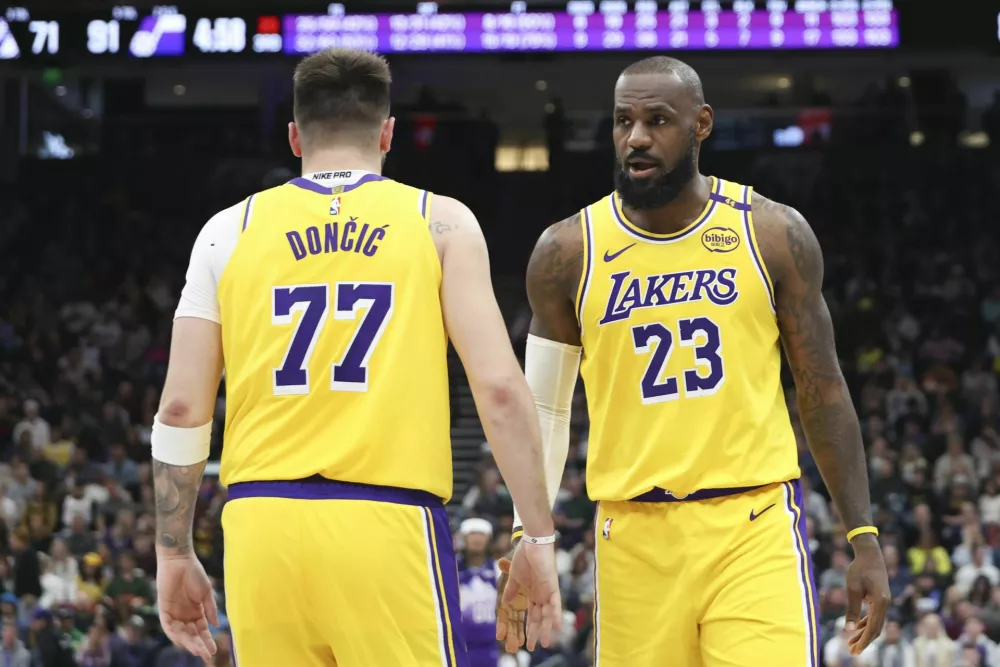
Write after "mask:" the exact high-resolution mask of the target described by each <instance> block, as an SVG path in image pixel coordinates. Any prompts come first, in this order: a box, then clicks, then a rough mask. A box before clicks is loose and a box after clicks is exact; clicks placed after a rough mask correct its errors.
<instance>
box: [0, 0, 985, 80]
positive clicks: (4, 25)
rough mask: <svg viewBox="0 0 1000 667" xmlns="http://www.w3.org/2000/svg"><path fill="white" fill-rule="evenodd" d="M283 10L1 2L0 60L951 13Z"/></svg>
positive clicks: (884, 41)
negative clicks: (81, 7) (37, 6)
mask: <svg viewBox="0 0 1000 667" xmlns="http://www.w3.org/2000/svg"><path fill="white" fill-rule="evenodd" d="M897 4H902V5H903V6H904V7H905V11H904V10H903V9H901V8H900V7H897V6H896V5H897ZM987 4H988V3H987ZM291 5H292V3H291V2H285V1H284V0H282V1H281V2H279V1H278V0H271V4H270V5H269V4H268V0H260V1H259V2H254V3H252V4H241V5H239V7H243V8H244V9H241V10H239V11H238V12H229V13H225V12H210V11H209V10H207V9H206V8H205V7H206V6H208V7H211V4H210V3H208V2H203V1H199V2H194V0H190V2H189V4H185V5H159V6H153V7H151V8H148V9H140V8H137V7H135V6H131V5H118V6H115V7H112V8H111V9H110V11H104V12H90V13H86V12H79V11H72V10H65V11H63V10H58V9H53V10H48V11H43V10H34V9H29V6H28V5H27V3H25V5H23V6H22V5H8V6H6V7H5V8H4V9H3V10H2V12H0V60H20V61H22V62H25V63H27V64H30V63H38V64H47V63H49V62H60V63H67V62H69V63H74V62H78V61H81V60H86V59H96V60H111V59H114V58H121V59H130V60H149V59H157V60H158V59H170V58H175V59H178V58H195V57H198V58H201V57H204V58H213V57H218V58H223V59H225V58H229V59H233V58H235V57H237V56H241V57H244V58H246V59H255V58H259V57H262V56H264V55H266V54H274V55H276V56H280V55H284V56H301V55H304V54H308V53H312V52H315V51H317V50H319V49H322V48H325V47H328V46H348V47H354V48H364V49H369V50H374V51H378V52H380V53H386V54H392V53H488V52H494V53H513V52H561V53H573V52H612V51H631V52H637V51H638V52H643V51H645V52H663V51H671V52H673V51H684V50H702V51H709V50H718V51H740V50H778V49H794V50H821V49H833V50H851V49H872V48H875V49H892V48H896V47H898V46H900V43H901V36H900V33H901V28H900V25H901V21H902V25H903V26H904V29H903V31H902V32H904V33H906V26H907V25H908V24H907V23H906V17H905V16H904V17H901V16H900V12H904V13H911V14H912V12H911V10H913V11H917V10H918V7H919V11H917V14H919V16H917V17H916V18H913V19H911V21H913V22H912V23H911V24H910V25H913V27H914V30H913V32H914V33H917V32H919V31H918V30H917V29H916V28H917V23H916V22H917V21H919V22H921V24H922V25H924V26H927V25H930V26H940V25H943V24H947V20H945V19H944V18H943V17H944V16H945V12H947V13H948V15H949V16H951V15H953V14H954V13H955V12H952V11H951V10H950V9H948V5H946V4H942V3H939V2H937V1H936V0H927V2H921V3H894V1H893V0H570V1H569V2H564V3H563V4H560V5H557V6H556V5H551V4H547V5H542V4H541V3H536V2H524V1H523V0H515V1H514V2H508V3H506V4H503V5H500V4H489V5H487V7H488V9H486V10H484V8H483V5H478V6H476V7H473V8H472V9H476V11H459V10H456V9H453V8H452V7H453V5H450V4H449V5H442V6H440V7H439V6H438V5H437V4H436V3H434V2H420V3H417V4H415V5H409V6H408V7H404V8H402V9H401V10H399V11H384V10H380V9H379V10H376V8H377V7H379V6H380V5H378V4H376V3H374V2H371V1H369V2H362V1H360V0H359V1H358V2H356V3H355V4H353V5H350V6H345V5H344V4H340V3H332V4H323V3H320V2H316V3H315V4H312V5H310V4H306V5H304V6H303V5H296V6H294V7H292V6H291ZM248 7H252V8H253V9H254V10H256V9H257V8H260V7H263V8H265V9H266V8H268V7H270V9H271V11H253V10H251V9H247V8H248ZM293 9H294V11H293ZM931 9H935V11H938V12H940V13H941V18H940V20H937V17H936V16H932V17H931V19H932V20H931V21H929V22H928V14H927V12H928V11H930V10H931ZM993 13H996V12H995V10H994V11H993ZM966 14H967V13H966ZM966 14H963V16H966ZM997 21H998V17H996V16H992V14H991V15H989V16H986V15H984V16H982V17H973V16H967V17H966V18H965V19H963V21H962V23H963V25H962V26H961V31H960V34H961V39H962V40H963V43H964V44H976V40H978V39H980V36H979V35H978V31H980V29H981V27H982V26H983V25H985V26H990V25H991V24H992V25H993V26H994V29H991V30H992V32H991V35H990V36H991V37H992V39H993V40H996V39H997V35H996V34H993V33H996V32H997V30H996V29H995V26H997V25H998V23H997ZM923 32H927V30H924V31H923ZM987 32H989V31H987ZM907 39H908V38H907V37H906V36H905V35H904V37H903V40H902V43H903V45H904V46H905V45H907V43H908V42H907Z"/></svg>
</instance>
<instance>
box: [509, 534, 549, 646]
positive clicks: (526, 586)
mask: <svg viewBox="0 0 1000 667" xmlns="http://www.w3.org/2000/svg"><path fill="white" fill-rule="evenodd" d="M507 575H508V577H507V586H506V587H505V589H504V592H503V597H501V599H500V604H501V605H513V604H514V601H515V600H516V599H517V597H518V595H519V594H521V593H523V594H524V595H525V596H526V597H527V601H528V624H527V626H528V627H527V630H526V638H527V644H526V646H527V648H528V650H529V651H534V650H535V646H537V645H538V642H539V640H541V643H542V646H544V647H546V648H548V646H549V644H551V643H552V632H553V631H556V632H558V631H559V629H560V628H561V627H562V600H561V599H560V597H559V579H558V576H557V573H556V549H555V545H554V544H526V543H525V542H524V541H521V542H519V543H518V545H517V547H516V548H515V549H514V557H513V558H512V559H511V563H510V568H509V570H508V572H507Z"/></svg>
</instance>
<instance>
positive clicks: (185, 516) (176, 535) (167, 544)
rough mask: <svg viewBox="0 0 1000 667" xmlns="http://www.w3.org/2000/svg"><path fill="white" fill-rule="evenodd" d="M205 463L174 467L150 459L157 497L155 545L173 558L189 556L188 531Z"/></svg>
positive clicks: (189, 538)
mask: <svg viewBox="0 0 1000 667" xmlns="http://www.w3.org/2000/svg"><path fill="white" fill-rule="evenodd" d="M206 463H207V461H206V462H202V463H198V464H196V465H193V466H173V465H170V464H167V463H163V462H162V461H157V460H156V459H153V488H154V491H155V496H156V542H157V544H158V545H159V546H160V547H163V548H165V549H167V550H170V551H171V552H173V553H176V554H187V553H190V552H191V529H192V524H193V522H194V510H195V506H196V505H197V503H198V487H199V486H201V477H202V473H204V472H205V464H206Z"/></svg>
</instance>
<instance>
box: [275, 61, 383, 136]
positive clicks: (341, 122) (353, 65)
mask: <svg viewBox="0 0 1000 667" xmlns="http://www.w3.org/2000/svg"><path fill="white" fill-rule="evenodd" d="M294 82H295V85H294V94H293V96H294V110H293V113H294V114H295V123H296V125H298V126H299V131H300V132H301V133H302V134H303V136H304V138H305V137H308V140H309V141H312V140H315V139H322V138H323V137H329V136H331V135H342V134H343V133H344V132H358V131H362V132H365V131H372V130H374V131H377V129H378V128H379V127H380V126H381V124H382V122H383V121H384V120H385V119H386V118H388V117H389V84H390V83H392V76H391V75H390V74H389V64H388V63H387V62H386V61H385V59H384V58H383V57H382V56H380V55H377V54H374V53H369V52H368V51H358V50H355V49H343V48H330V49H324V50H323V51H320V52H318V53H314V54H313V55H311V56H308V57H307V58H305V59H303V60H302V62H300V63H299V64H298V67H296V68H295V78H294Z"/></svg>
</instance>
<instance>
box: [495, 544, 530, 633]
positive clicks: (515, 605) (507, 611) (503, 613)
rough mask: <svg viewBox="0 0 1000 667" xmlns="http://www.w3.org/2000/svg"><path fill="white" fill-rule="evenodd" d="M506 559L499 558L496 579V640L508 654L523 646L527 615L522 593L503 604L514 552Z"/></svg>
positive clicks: (512, 550)
mask: <svg viewBox="0 0 1000 667" xmlns="http://www.w3.org/2000/svg"><path fill="white" fill-rule="evenodd" d="M516 548H517V545H516V544H515V546H514V548H512V549H511V550H510V554H508V556H507V557H506V558H501V559H500V561H499V563H498V565H499V567H500V578H499V579H497V639H498V640H500V641H502V642H503V647H504V650H506V651H507V652H508V653H517V650H518V649H519V648H521V647H522V646H524V619H525V616H526V615H527V613H528V596H527V595H525V594H524V591H523V590H521V591H518V593H517V596H516V597H515V598H514V599H513V600H512V601H511V602H509V603H506V604H505V603H503V602H502V600H503V595H504V591H505V590H506V589H507V580H508V573H509V572H510V559H511V558H513V557H514V551H515V549H516Z"/></svg>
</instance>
